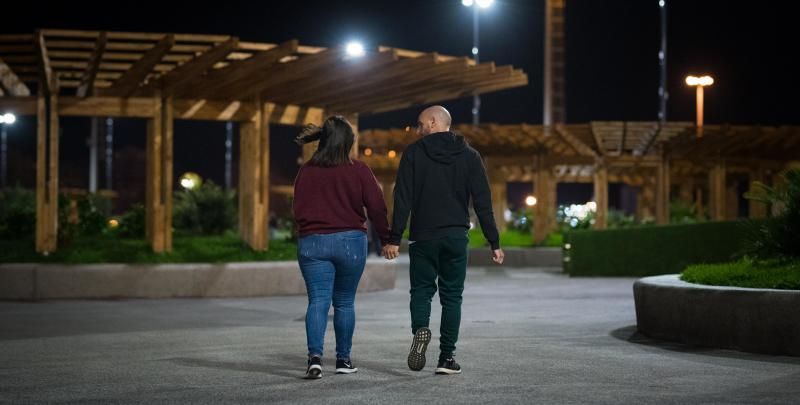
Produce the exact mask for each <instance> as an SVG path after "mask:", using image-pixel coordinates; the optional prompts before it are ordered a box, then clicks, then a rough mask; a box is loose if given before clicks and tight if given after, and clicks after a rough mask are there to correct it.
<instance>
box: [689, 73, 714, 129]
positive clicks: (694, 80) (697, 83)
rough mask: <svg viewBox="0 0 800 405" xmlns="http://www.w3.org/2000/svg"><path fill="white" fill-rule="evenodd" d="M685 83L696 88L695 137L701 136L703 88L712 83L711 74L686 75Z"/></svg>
mask: <svg viewBox="0 0 800 405" xmlns="http://www.w3.org/2000/svg"><path fill="white" fill-rule="evenodd" d="M686 84H688V85H689V86H694V87H696V88H697V100H696V101H697V137H698V138H702V137H703V88H704V87H707V86H711V85H712V84H714V79H713V78H712V77H711V76H707V75H706V76H700V77H697V76H686Z"/></svg>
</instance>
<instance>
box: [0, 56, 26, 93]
mask: <svg viewBox="0 0 800 405" xmlns="http://www.w3.org/2000/svg"><path fill="white" fill-rule="evenodd" d="M6 93H7V94H8V95H9V96H13V97H28V96H30V95H31V91H30V89H28V86H26V85H25V83H23V82H22V81H21V80H20V79H19V76H17V75H16V74H14V71H13V70H12V69H11V67H10V66H8V64H6V62H4V61H3V58H0V95H5V94H6Z"/></svg>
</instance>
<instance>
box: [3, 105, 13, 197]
mask: <svg viewBox="0 0 800 405" xmlns="http://www.w3.org/2000/svg"><path fill="white" fill-rule="evenodd" d="M15 122H17V116H15V115H14V114H11V113H5V114H3V115H0V160H1V161H2V163H0V179H2V180H0V186H1V187H2V188H6V176H7V172H8V132H7V130H6V128H7V127H8V126H9V125H13V124H14V123H15Z"/></svg>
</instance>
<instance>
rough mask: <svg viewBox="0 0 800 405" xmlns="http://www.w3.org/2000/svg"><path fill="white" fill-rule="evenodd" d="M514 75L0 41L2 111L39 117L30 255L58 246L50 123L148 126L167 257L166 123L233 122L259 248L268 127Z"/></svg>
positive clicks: (390, 52)
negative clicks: (135, 121)
mask: <svg viewBox="0 0 800 405" xmlns="http://www.w3.org/2000/svg"><path fill="white" fill-rule="evenodd" d="M527 83H528V78H527V75H526V74H525V73H524V72H523V71H521V70H519V69H514V68H513V67H512V66H495V64H494V63H493V62H485V63H480V64H475V63H474V60H472V59H469V58H466V57H453V56H444V55H439V54H437V53H423V52H416V51H409V50H403V49H397V48H390V47H379V48H378V49H375V50H370V51H367V53H366V54H365V55H363V56H361V57H356V56H349V55H348V54H347V53H346V52H345V50H344V49H340V48H321V47H311V46H304V45H300V44H299V42H298V41H297V40H290V41H287V42H284V43H280V44H271V43H256V42H245V41H240V40H239V39H238V38H236V37H232V36H224V35H192V34H172V33H131V32H111V31H108V32H106V31H76V30H54V29H42V30H37V31H36V32H35V33H33V34H13V35H0V110H2V111H9V112H13V113H15V114H17V115H30V116H36V117H37V166H36V167H37V169H36V173H37V177H36V190H37V193H36V195H37V203H36V212H37V222H36V250H37V251H39V252H42V253H48V252H53V251H55V250H56V247H57V234H58V232H57V230H58V218H57V208H58V207H57V201H58V198H57V197H58V190H59V188H58V150H59V139H58V134H59V118H60V117H63V116H84V117H128V118H142V119H146V120H147V189H146V204H145V206H146V212H147V222H146V223H147V227H146V228H147V232H146V233H147V238H148V240H149V242H150V243H151V244H152V247H153V250H154V251H157V252H161V251H168V250H170V249H171V247H172V190H173V184H172V183H173V173H172V156H173V149H172V148H173V146H172V145H173V121H174V120H177V119H183V120H216V121H238V122H240V123H241V126H240V128H241V129H240V137H241V144H240V150H241V157H240V166H239V170H240V175H239V227H240V233H241V236H242V238H243V239H244V240H245V241H246V242H247V243H248V244H249V245H250V246H252V247H253V248H254V249H257V250H263V249H266V248H267V247H268V243H269V240H268V238H269V233H268V232H266V214H267V213H268V211H269V199H268V197H269V190H270V181H269V155H270V151H269V124H275V123H278V124H289V125H303V124H306V123H317V124H320V123H321V122H322V120H323V119H324V117H325V116H327V115H329V114H343V115H345V116H347V117H348V118H349V119H350V121H351V122H352V123H353V124H354V125H355V126H356V127H357V125H358V115H359V114H362V115H363V114H370V113H379V112H384V111H390V110H395V109H401V108H406V107H410V106H414V105H418V104H430V103H436V102H440V101H444V100H449V99H455V98H459V97H463V96H470V95H473V94H483V93H488V92H494V91H499V90H503V89H509V88H513V87H519V86H524V85H526V84H527Z"/></svg>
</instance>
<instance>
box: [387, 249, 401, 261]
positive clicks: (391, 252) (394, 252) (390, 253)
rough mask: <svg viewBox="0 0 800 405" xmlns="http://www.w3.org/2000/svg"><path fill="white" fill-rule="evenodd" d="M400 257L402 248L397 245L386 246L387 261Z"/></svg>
mask: <svg viewBox="0 0 800 405" xmlns="http://www.w3.org/2000/svg"><path fill="white" fill-rule="evenodd" d="M398 256H400V246H397V245H384V246H383V257H385V258H386V259H387V260H392V259H397V257H398Z"/></svg>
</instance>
